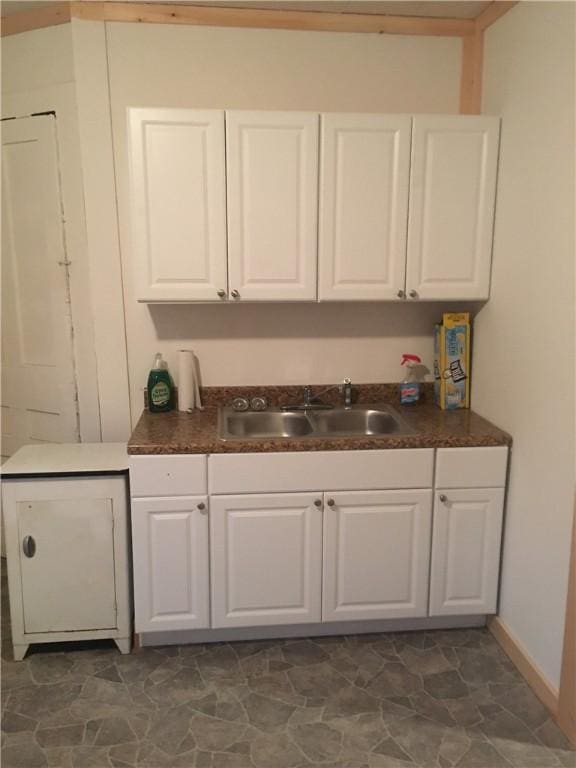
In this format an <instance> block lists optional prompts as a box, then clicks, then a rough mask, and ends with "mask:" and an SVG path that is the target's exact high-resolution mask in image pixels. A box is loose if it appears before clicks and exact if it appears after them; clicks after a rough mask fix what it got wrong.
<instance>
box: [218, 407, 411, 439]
mask: <svg viewBox="0 0 576 768" xmlns="http://www.w3.org/2000/svg"><path fill="white" fill-rule="evenodd" d="M219 432H220V438H221V439H222V440H247V439H253V438H255V439H257V438H261V439H262V438H278V437H287V438H290V437H298V438H302V437H366V436H376V435H377V436H386V435H408V434H413V433H414V430H413V429H412V427H410V426H408V424H406V422H405V421H404V420H403V419H402V417H401V416H400V415H399V414H398V413H396V411H395V410H394V409H393V408H392V407H391V406H389V405H354V406H352V408H333V409H332V410H329V411H325V410H323V411H315V410H314V409H313V408H311V409H309V410H307V411H304V412H302V411H281V410H280V409H276V408H272V409H268V410H267V411H242V412H238V411H234V410H233V409H232V408H222V409H221V410H220V425H219Z"/></svg>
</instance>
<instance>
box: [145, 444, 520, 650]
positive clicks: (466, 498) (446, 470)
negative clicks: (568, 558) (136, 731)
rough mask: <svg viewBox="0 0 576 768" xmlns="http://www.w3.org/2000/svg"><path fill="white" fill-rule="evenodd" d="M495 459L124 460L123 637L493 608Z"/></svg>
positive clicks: (499, 466) (325, 454)
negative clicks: (127, 562) (129, 600)
mask: <svg viewBox="0 0 576 768" xmlns="http://www.w3.org/2000/svg"><path fill="white" fill-rule="evenodd" d="M435 459H436V461H435ZM507 461H508V450H507V448H506V447H483V448H446V449H444V448H440V449H437V450H436V452H434V450H432V449H413V450H411V449H402V450H381V451H351V452H347V451H333V452H329V451H322V452H312V453H299V452H295V453H290V452H286V453H280V452H279V453H262V454H220V455H214V456H210V457H208V458H207V457H205V456H161V457H152V456H150V457H146V456H144V457H142V456H135V457H133V458H132V460H131V463H130V473H131V489H132V496H133V498H132V532H133V547H134V593H135V613H136V618H135V624H136V631H138V632H146V633H152V632H156V631H164V630H166V631H172V630H190V629H192V630H195V629H212V630H220V629H235V628H238V629H239V628H250V627H254V628H255V629H256V628H257V627H273V626H277V627H281V626H284V625H288V624H302V625H306V624H316V623H319V622H331V623H333V624H335V623H337V622H343V621H367V620H386V619H400V620H402V619H421V618H425V617H441V616H447V617H449V616H457V615H460V616H466V617H468V616H482V615H485V614H490V613H494V612H495V610H496V604H497V595H498V576H499V568H500V543H501V532H502V517H503V506H504V487H503V486H504V484H505V477H506V467H507ZM434 468H435V469H434ZM434 474H435V475H436V477H435V482H434ZM464 484H466V486H465V487H460V486H462V485H464ZM474 486H475V487H474ZM171 488H174V489H176V490H175V492H174V494H170V495H169V492H170V489H171ZM326 489H332V490H326ZM154 493H156V494H157V495H156V496H154V495H153V494H154ZM163 494H164V495H163ZM178 494H180V495H178ZM261 632H262V630H260V633H261ZM245 634H249V633H245ZM255 634H256V635H257V634H259V633H258V632H256V631H255ZM220 636H221V635H218V634H217V633H216V635H214V636H212V639H218V638H219V637H220Z"/></svg>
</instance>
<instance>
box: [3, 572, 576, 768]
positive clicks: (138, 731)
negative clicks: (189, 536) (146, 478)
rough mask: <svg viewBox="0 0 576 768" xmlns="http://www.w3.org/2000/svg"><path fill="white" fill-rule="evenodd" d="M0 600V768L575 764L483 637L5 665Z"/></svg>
mask: <svg viewBox="0 0 576 768" xmlns="http://www.w3.org/2000/svg"><path fill="white" fill-rule="evenodd" d="M2 597H3V601H2V619H3V622H2V641H3V645H2V709H3V712H2V738H3V747H2V768H42V766H58V767H59V768H60V767H61V768H70V767H71V766H73V767H74V768H109V767H111V766H115V767H116V768H129V767H130V766H148V768H164V767H165V766H174V767H175V768H176V767H177V766H179V767H180V768H292V767H294V768H300V766H302V767H303V766H314V765H316V766H319V768H410V767H411V766H423V767H425V768H432V767H434V768H450V766H459V767H461V766H465V767H466V768H501V767H504V766H506V767H507V768H508V766H512V767H515V768H549V767H550V768H551V767H552V766H558V767H561V766H564V768H573V766H576V754H575V753H574V752H570V751H568V745H567V743H566V741H565V739H564V738H563V736H562V734H561V733H560V731H559V730H558V729H557V728H556V726H555V725H554V724H553V723H552V722H551V720H550V718H549V717H548V714H547V712H546V710H545V709H544V707H543V706H542V705H541V704H540V703H539V701H538V700H537V699H536V698H535V696H534V695H533V694H532V693H531V691H530V690H529V688H528V687H527V686H526V685H525V683H524V682H523V681H522V678H521V677H520V676H519V675H518V673H517V672H516V671H515V669H514V668H513V667H512V665H511V664H510V662H509V661H508V660H507V658H506V657H505V656H504V655H503V653H502V652H501V651H500V649H499V647H498V646H497V645H496V643H495V642H494V640H493V639H492V637H491V636H490V635H489V634H488V632H486V631H485V630H451V631H435V632H418V633H399V634H394V635H363V636H355V637H336V638H323V639H311V640H290V641H282V640H279V641H272V642H245V643H225V644H218V645H211V646H180V647H175V646H174V647H166V648H157V649H145V650H142V651H141V652H139V653H137V654H133V655H131V656H121V655H120V654H119V652H118V651H117V650H116V649H115V647H113V646H112V645H108V644H106V643H102V644H99V646H97V647H96V646H92V647H90V648H88V649H84V650H78V649H77V647H74V648H71V647H70V646H59V647H58V648H54V647H51V646H43V647H40V646H36V648H35V649H32V651H31V652H29V654H28V656H27V658H26V659H25V660H24V661H23V662H13V661H12V655H11V645H10V639H9V634H10V627H9V612H8V601H7V598H6V581H5V574H4V573H3V578H2Z"/></svg>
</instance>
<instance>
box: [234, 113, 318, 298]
mask: <svg viewBox="0 0 576 768" xmlns="http://www.w3.org/2000/svg"><path fill="white" fill-rule="evenodd" d="M226 153H227V155H226V163H227V179H226V180H227V188H228V259H229V277H230V296H231V297H232V298H233V299H236V300H238V299H240V300H242V299H251V300H258V299H260V300H263V301H267V300H270V299H281V300H285V301H289V300H315V299H316V273H317V218H318V201H317V193H318V115H317V114H313V113H309V112H235V111H232V112H226Z"/></svg>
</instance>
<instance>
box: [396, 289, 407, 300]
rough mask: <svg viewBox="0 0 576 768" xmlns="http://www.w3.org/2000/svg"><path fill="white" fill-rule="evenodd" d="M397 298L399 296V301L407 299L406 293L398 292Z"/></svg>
mask: <svg viewBox="0 0 576 768" xmlns="http://www.w3.org/2000/svg"><path fill="white" fill-rule="evenodd" d="M396 296H398V298H399V299H405V298H406V292H405V291H403V290H402V289H400V290H399V291H396Z"/></svg>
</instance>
